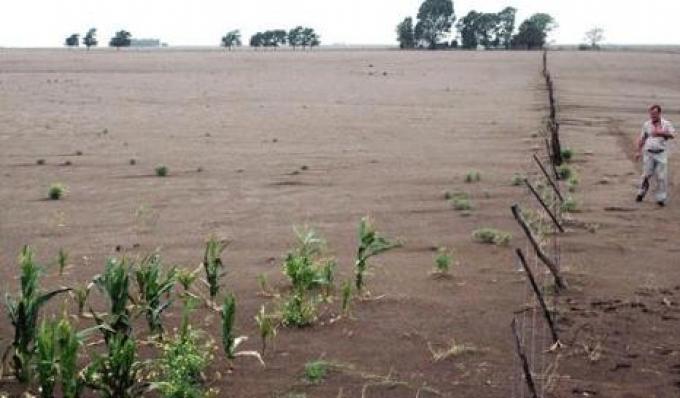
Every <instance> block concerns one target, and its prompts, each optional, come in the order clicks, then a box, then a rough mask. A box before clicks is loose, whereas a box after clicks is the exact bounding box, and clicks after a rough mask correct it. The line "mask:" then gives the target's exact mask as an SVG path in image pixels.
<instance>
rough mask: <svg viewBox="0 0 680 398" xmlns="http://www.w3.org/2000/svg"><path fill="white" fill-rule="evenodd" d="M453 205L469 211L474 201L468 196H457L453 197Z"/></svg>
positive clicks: (455, 208)
mask: <svg viewBox="0 0 680 398" xmlns="http://www.w3.org/2000/svg"><path fill="white" fill-rule="evenodd" d="M451 205H452V206H453V209H454V210H456V211H467V210H472V202H471V201H470V199H468V198H460V197H458V198H456V197H454V198H453V199H451Z"/></svg>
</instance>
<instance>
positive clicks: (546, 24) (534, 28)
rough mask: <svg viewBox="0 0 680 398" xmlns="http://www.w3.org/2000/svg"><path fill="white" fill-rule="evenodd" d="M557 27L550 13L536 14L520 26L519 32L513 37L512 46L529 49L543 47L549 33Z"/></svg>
mask: <svg viewBox="0 0 680 398" xmlns="http://www.w3.org/2000/svg"><path fill="white" fill-rule="evenodd" d="M556 27H557V23H556V22H555V20H554V19H553V17H551V16H550V15H549V14H545V13H538V14H534V15H532V16H531V17H529V18H527V19H526V20H525V21H524V22H522V24H521V25H520V26H519V29H518V32H517V34H516V35H515V36H513V38H512V46H513V47H514V48H524V49H528V50H533V49H538V48H543V47H544V46H545V42H546V39H547V37H548V33H550V31H551V30H553V29H554V28H556Z"/></svg>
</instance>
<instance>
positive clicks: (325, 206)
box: [0, 50, 680, 398]
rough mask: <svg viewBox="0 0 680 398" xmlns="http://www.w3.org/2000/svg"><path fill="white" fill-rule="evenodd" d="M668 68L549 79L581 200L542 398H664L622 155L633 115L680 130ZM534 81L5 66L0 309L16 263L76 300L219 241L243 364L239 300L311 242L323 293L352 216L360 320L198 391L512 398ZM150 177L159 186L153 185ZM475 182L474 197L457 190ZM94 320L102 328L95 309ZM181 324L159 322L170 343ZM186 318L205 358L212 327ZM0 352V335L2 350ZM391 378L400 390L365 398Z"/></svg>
mask: <svg viewBox="0 0 680 398" xmlns="http://www.w3.org/2000/svg"><path fill="white" fill-rule="evenodd" d="M678 61H680V55H666V54H644V55H640V54H636V53H597V54H595V53H588V54H586V53H575V52H563V53H562V52H557V53H552V54H551V55H550V64H551V69H552V72H553V75H554V79H555V82H556V85H557V95H558V102H559V104H560V108H559V119H560V120H561V121H562V123H563V124H562V139H563V144H564V145H567V146H569V147H571V148H573V149H574V151H575V160H574V165H575V169H576V170H578V173H579V175H580V177H581V184H580V186H579V188H578V190H577V192H576V193H575V194H574V196H575V197H576V198H577V200H578V202H579V205H580V208H581V211H580V212H578V213H575V214H573V215H571V218H572V219H574V220H575V222H572V224H571V226H570V227H569V228H568V230H567V233H566V234H565V236H564V237H563V239H562V253H563V264H564V266H565V270H566V278H567V279H568V280H569V281H570V289H569V290H568V291H567V292H566V293H565V295H564V297H562V298H561V305H560V329H561V330H562V331H563V333H564V336H565V337H564V340H565V343H566V344H567V348H565V349H564V350H563V352H561V353H559V354H554V355H553V354H551V355H552V356H553V360H554V361H556V362H557V363H558V365H559V366H558V368H557V371H556V372H555V373H554V376H555V385H554V388H553V391H554V392H553V395H554V396H560V397H562V396H563V397H568V396H592V395H594V394H596V395H597V396H602V397H629V398H632V397H672V396H677V395H678V394H680V388H678V387H677V386H676V385H675V383H679V382H680V374H678V373H680V370H679V369H680V337H678V335H677V328H678V326H680V314H679V313H678V312H679V311H678V303H677V302H678V301H680V291H678V290H677V289H679V288H678V287H676V286H680V280H679V279H678V277H679V276H680V268H678V260H677V253H678V247H677V244H676V243H675V242H676V241H675V237H676V235H675V234H676V233H677V232H678V230H679V229H678V227H677V224H676V220H677V216H678V215H680V210H679V209H680V206H678V205H677V201H676V200H674V199H676V198H672V199H671V202H670V203H669V206H667V207H666V208H664V209H659V208H656V207H655V205H653V204H652V203H650V202H647V203H643V204H641V205H636V204H635V203H634V202H633V195H634V187H633V184H634V182H635V179H636V176H637V173H638V171H639V166H638V165H636V164H635V163H634V162H633V161H632V159H631V157H630V153H629V152H630V146H631V145H632V140H633V137H634V135H635V134H636V133H637V131H638V130H639V125H640V124H641V123H642V121H643V120H644V118H645V115H646V112H645V111H646V108H647V106H648V105H649V104H650V103H651V102H660V103H661V104H662V105H665V106H666V107H667V108H668V112H667V117H669V118H670V119H671V120H674V119H675V121H676V123H677V124H680V112H678V111H677V104H678V103H679V102H680V88H678V86H677V84H674V83H675V82H677V81H678V80H679V79H680V69H678V68H677V63H678ZM540 71H541V54H540V53H526V52H512V53H509V52H488V53H483V52H436V53H430V52H398V51H318V52H317V51H315V52H295V53H294V52H250V51H247V52H246V51H242V52H234V53H229V54H225V53H224V52H218V51H118V52H117V51H91V52H89V53H86V52H84V51H66V50H51V51H48V50H33V51H29V50H2V52H0V93H2V94H1V95H0V168H1V172H2V175H0V181H2V184H1V185H0V203H1V204H2V207H1V208H0V264H2V277H3V283H2V288H3V290H5V289H7V290H10V291H12V292H14V291H15V289H16V286H17V280H16V276H17V267H16V256H17V253H19V250H20V248H21V247H22V245H24V244H27V243H30V244H31V245H33V247H34V248H35V249H36V250H37V252H38V258H39V259H40V260H41V261H42V262H43V263H51V262H53V261H54V260H53V259H54V258H55V256H56V253H57V252H58V250H59V248H61V247H64V248H66V249H67V250H68V251H69V253H70V255H71V258H72V261H71V262H72V263H73V264H72V267H69V268H68V270H67V272H66V274H65V276H64V277H59V276H58V275H56V273H55V271H54V268H51V270H50V272H49V273H48V276H47V277H46V278H45V280H44V282H43V284H44V285H49V286H58V285H62V284H63V285H72V284H75V283H82V282H85V281H87V280H89V278H91V277H92V276H94V275H95V274H97V273H99V272H101V270H102V269H103V266H104V262H105V259H106V257H108V256H113V255H117V256H120V255H121V252H125V253H127V255H129V256H136V255H141V254H144V253H149V252H152V251H154V250H156V249H159V250H160V251H161V254H162V256H163V258H164V260H165V262H166V263H167V264H181V265H186V266H191V267H194V266H196V265H198V264H199V263H200V261H201V260H202V256H203V247H204V242H205V240H206V238H207V237H208V236H209V235H210V234H215V235H217V236H219V237H220V238H225V239H228V240H229V241H231V244H230V246H229V247H228V249H227V250H226V251H225V253H224V255H223V260H224V262H225V263H226V265H227V270H228V273H227V276H226V277H225V278H224V281H223V284H224V288H225V289H226V290H227V291H231V292H233V293H234V294H235V295H236V297H237V299H238V307H237V328H238V330H239V332H241V333H242V334H247V335H250V336H251V338H252V340H251V341H249V342H248V343H246V347H247V348H250V349H257V348H258V341H257V338H256V335H257V329H256V325H255V321H254V319H253V317H254V315H255V313H256V312H257V311H258V309H259V308H260V306H261V305H262V304H264V303H269V305H270V306H272V308H273V305H274V302H273V300H272V299H270V298H266V297H262V296H261V295H259V294H258V292H259V290H260V289H259V287H258V282H257V280H256V277H257V276H258V275H260V274H264V275H266V276H267V277H268V280H269V282H270V284H271V285H272V286H273V288H274V289H285V286H286V281H285V278H284V276H283V275H282V272H281V259H282V257H283V256H284V255H285V253H286V252H287V251H288V249H289V248H290V247H291V246H292V245H293V243H294V234H293V230H292V226H293V225H303V224H308V225H310V226H313V227H314V228H316V229H317V230H318V231H319V232H320V233H321V234H322V235H323V236H324V237H325V238H326V239H327V241H328V244H329V248H330V250H331V252H332V253H333V254H334V255H336V256H337V259H338V263H339V269H338V272H339V276H338V280H340V281H342V280H344V279H346V278H349V277H351V275H352V272H353V268H352V267H353V263H354V254H355V251H356V244H357V243H356V228H357V225H358V222H359V219H360V218H361V217H362V216H364V215H366V214H369V215H370V216H371V217H372V218H373V219H374V220H375V223H376V225H377V227H378V229H379V230H380V231H381V232H383V233H385V234H386V235H388V236H391V237H395V238H399V239H400V240H402V241H403V242H404V245H403V247H402V248H400V249H397V250H394V251H391V252H389V253H386V254H385V255H384V256H380V257H378V258H377V259H376V260H375V261H374V265H375V266H374V267H373V268H372V272H371V274H370V276H369V278H368V287H369V289H370V291H371V292H372V294H373V296H376V297H380V296H382V298H380V299H379V300H373V301H357V302H355V304H354V306H353V309H352V314H353V319H342V320H340V321H338V322H335V323H332V324H329V323H328V322H324V319H321V320H320V321H319V322H317V323H316V324H315V325H313V326H312V327H309V328H305V329H290V328H282V329H280V330H279V334H278V336H277V338H276V340H275V342H274V349H273V350H272V351H270V352H269V353H267V355H266V357H265V362H266V366H265V367H262V366H260V365H259V364H257V363H256V362H255V361H250V360H248V359H239V360H237V361H236V362H235V364H234V365H235V367H234V369H233V370H232V371H231V372H227V370H226V361H224V360H223V359H221V356H219V355H218V358H217V359H216V361H215V362H214V364H213V366H212V367H211V375H212V372H213V371H220V372H221V373H222V378H221V379H219V380H218V379H216V378H215V377H213V376H211V375H209V377H208V379H209V382H210V385H211V386H214V387H217V388H219V389H220V391H221V395H220V396H231V397H287V396H290V397H292V396H306V397H338V396H342V397H360V396H362V389H364V391H363V392H364V396H366V397H415V396H420V397H425V396H437V395H439V396H446V397H475V398H480V397H499V398H506V397H511V396H512V394H513V392H512V390H513V384H514V382H513V377H514V374H515V373H516V361H515V359H514V355H515V354H514V351H513V349H514V348H513V340H512V338H511V334H510V328H509V324H510V320H511V319H512V315H513V311H515V310H516V309H517V308H519V307H520V306H521V305H523V302H522V301H523V298H522V295H521V293H520V292H521V291H522V290H523V289H524V285H523V282H522V280H521V274H518V273H517V269H516V266H515V262H514V258H513V251H512V247H513V246H514V245H515V244H519V245H521V246H522V247H523V246H524V240H523V237H522V234H521V231H520V230H519V228H517V227H516V224H515V222H514V220H513V219H512V216H511V214H510V211H509V207H510V205H511V204H512V203H513V202H514V201H516V200H517V198H518V197H520V196H523V195H525V193H524V192H523V190H522V189H520V188H518V187H514V186H512V185H511V183H510V180H511V177H512V175H513V173H516V172H520V173H521V172H523V171H524V170H525V169H527V167H528V165H530V156H531V154H532V151H534V150H535V149H536V148H537V147H538V148H542V141H541V138H540V137H538V138H532V134H533V135H535V133H537V132H538V131H539V130H540V128H541V127H542V125H543V120H544V117H545V114H546V109H545V105H546V93H545V86H544V81H543V78H542V76H541V74H540ZM674 107H675V108H674ZM38 159H44V160H45V164H44V165H37V164H36V162H37V160H38ZM131 159H135V161H136V164H134V165H132V164H130V160H131ZM674 160H675V159H671V162H672V165H671V173H672V175H674V174H675V171H677V170H678V169H679V168H680V159H678V160H677V162H675V161H674ZM66 162H70V165H65V163H66ZM159 164H165V165H167V167H168V168H169V176H168V177H166V178H159V177H156V176H155V174H154V168H155V167H156V166H157V165H159ZM470 170H478V171H479V172H480V173H481V181H480V182H478V183H475V184H465V183H464V182H463V177H464V176H465V174H466V173H467V172H468V171H470ZM53 182H62V183H64V184H65V185H66V186H67V188H68V192H67V194H66V196H65V198H64V199H62V200H60V201H49V200H46V199H45V198H46V194H47V188H48V187H49V185H50V184H51V183H53ZM447 190H450V191H456V190H465V191H467V192H469V193H470V194H471V195H472V198H473V199H472V200H473V203H474V209H473V210H472V211H471V212H470V213H469V216H467V217H463V216H461V213H460V212H456V211H454V210H453V209H452V208H451V205H450V204H449V203H448V202H447V201H446V200H444V192H445V191H447ZM674 194H675V195H674V196H677V195H680V193H674ZM586 223H587V224H588V226H589V227H588V228H582V227H581V226H582V225H585V224H586ZM480 227H495V228H500V229H503V230H508V231H511V232H512V233H513V240H512V242H511V244H510V246H508V247H495V246H486V245H481V244H478V243H475V242H473V240H472V239H471V233H472V231H474V230H475V229H477V228H480ZM438 246H447V247H450V248H452V249H454V250H455V257H456V261H457V264H456V265H455V266H454V267H453V269H452V275H453V276H452V278H450V279H435V278H432V276H431V275H429V272H430V271H431V269H432V267H433V258H434V255H435V253H434V252H433V250H432V249H433V248H436V247H438ZM59 302H61V301H59ZM92 303H93V304H92V305H93V306H94V307H97V306H99V307H97V308H101V305H102V298H101V297H100V295H99V294H98V293H97V292H93V294H92ZM58 305H60V304H57V303H56V302H55V303H54V304H53V307H55V308H54V309H53V312H55V311H58ZM329 316H330V315H326V318H328V317H329ZM178 318H179V310H178V305H175V306H174V307H173V310H171V313H170V315H169V316H168V319H169V322H170V323H171V324H177V320H178ZM195 318H196V320H195V321H196V324H197V325H198V326H199V327H201V328H203V329H205V330H207V331H208V332H209V333H210V334H212V335H213V336H215V337H216V338H217V337H218V336H219V316H218V315H217V314H212V313H211V312H210V311H209V310H199V311H197V312H196V314H195ZM322 318H323V317H322ZM326 320H327V319H326ZM84 323H85V321H84ZM11 333H12V331H11V327H10V325H9V323H8V322H2V323H0V336H1V337H2V340H1V342H0V345H1V346H2V348H3V349H4V347H5V346H6V345H7V344H8V343H9V342H10V341H11ZM452 339H455V340H456V341H457V342H458V343H461V344H467V345H473V346H475V347H477V350H476V351H475V352H472V353H467V354H464V355H460V356H456V357H455V358H449V359H447V360H444V361H439V362H435V361H434V360H433V358H432V354H431V353H430V350H429V349H428V344H430V345H433V346H434V347H443V346H445V345H446V344H448V343H450V342H451V340H452ZM593 350H594V351H596V352H595V354H596V355H589V354H592V353H593ZM593 357H595V358H593ZM319 358H321V359H324V360H326V361H329V362H331V363H334V364H337V366H336V367H335V368H332V369H331V370H330V372H329V374H328V375H327V377H326V378H325V379H324V380H323V381H322V382H321V383H318V384H314V385H311V384H309V383H306V382H305V381H304V380H303V370H304V365H305V363H306V362H308V361H311V360H315V359H319ZM387 375H389V377H390V378H391V380H393V381H398V382H397V383H383V384H380V383H379V381H380V380H382V381H384V379H379V378H377V376H383V377H386V376H387ZM371 383H373V384H371ZM367 386H368V387H367ZM423 387H427V388H423ZM1 389H2V390H7V391H11V392H17V391H20V390H21V389H20V388H19V387H18V386H16V385H15V384H14V383H6V384H5V385H4V386H2V388H1ZM434 391H436V393H435V392H434ZM295 394H298V395H295ZM588 394H591V395H588Z"/></svg>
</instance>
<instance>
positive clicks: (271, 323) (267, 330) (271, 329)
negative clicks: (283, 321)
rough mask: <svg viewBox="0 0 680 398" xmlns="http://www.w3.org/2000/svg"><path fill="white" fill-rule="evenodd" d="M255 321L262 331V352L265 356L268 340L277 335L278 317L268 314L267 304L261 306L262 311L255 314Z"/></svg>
mask: <svg viewBox="0 0 680 398" xmlns="http://www.w3.org/2000/svg"><path fill="white" fill-rule="evenodd" d="M255 322H256V323H257V328H258V330H259V331H260V339H261V340H262V350H261V351H260V354H261V355H262V356H263V357H264V354H265V351H266V350H267V342H268V341H271V340H273V339H274V337H276V332H277V326H278V319H277V318H276V317H275V316H274V315H273V314H267V312H266V309H265V306H264V305H263V306H262V307H260V311H259V312H258V313H257V314H256V315H255Z"/></svg>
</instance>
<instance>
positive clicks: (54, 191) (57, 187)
mask: <svg viewBox="0 0 680 398" xmlns="http://www.w3.org/2000/svg"><path fill="white" fill-rule="evenodd" d="M64 194H66V186H65V185H64V184H61V183H58V182H57V183H54V184H52V185H50V189H49V190H48V191H47V197H48V198H49V199H50V200H59V199H61V198H63V197H64Z"/></svg>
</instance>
